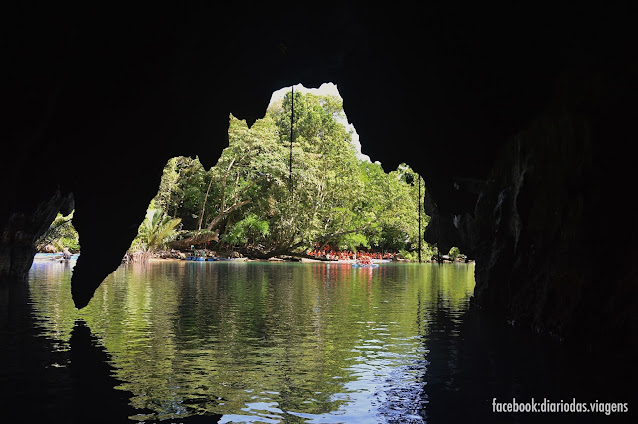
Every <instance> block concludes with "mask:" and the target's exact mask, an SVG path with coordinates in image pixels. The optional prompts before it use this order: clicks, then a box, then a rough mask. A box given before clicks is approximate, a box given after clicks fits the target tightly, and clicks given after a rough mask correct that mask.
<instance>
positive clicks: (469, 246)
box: [425, 66, 638, 348]
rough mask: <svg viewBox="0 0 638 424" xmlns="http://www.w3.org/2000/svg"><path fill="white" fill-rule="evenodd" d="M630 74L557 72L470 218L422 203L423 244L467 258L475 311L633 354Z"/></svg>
mask: <svg viewBox="0 0 638 424" xmlns="http://www.w3.org/2000/svg"><path fill="white" fill-rule="evenodd" d="M635 69H636V68H635V67H632V66H628V67H627V68H624V69H622V70H621V71H618V70H617V69H614V70H611V69H609V68H607V69H599V70H597V71H594V72H587V71H583V70H578V69H576V70H570V71H569V72H566V73H565V74H563V75H562V76H561V77H560V78H559V79H558V80H557V85H556V86H557V90H556V94H555V97H554V99H553V100H552V102H551V103H549V104H548V106H547V108H546V109H545V111H544V112H543V113H541V114H540V116H539V117H537V118H536V119H534V120H533V121H532V122H531V123H530V125H529V126H528V127H527V128H525V129H523V130H522V131H520V132H519V133H517V134H516V135H515V136H514V137H512V138H511V139H510V140H509V141H508V142H507V143H506V144H505V145H504V146H503V147H502V149H501V151H500V152H499V153H498V154H497V155H496V156H495V160H494V166H493V168H492V170H491V172H490V174H489V175H488V176H487V178H486V180H485V181H484V182H482V184H481V185H480V189H478V190H476V191H473V192H474V193H476V204H475V210H474V213H465V214H463V215H460V216H456V217H454V216H453V215H451V214H441V213H439V211H438V209H437V207H436V205H435V204H432V201H431V199H430V198H426V205H425V206H426V212H429V213H431V214H432V215H433V217H434V220H433V225H432V226H429V227H428V228H427V230H426V238H427V239H428V240H429V241H430V242H433V243H434V242H439V243H440V246H442V249H443V250H446V249H449V247H451V246H453V245H457V246H461V249H462V250H463V251H466V252H468V253H469V254H470V255H471V256H472V257H473V258H475V259H476V271H475V277H476V288H475V293H474V294H475V302H476V303H477V304H478V305H480V306H482V307H485V308H487V309H490V310H493V311H501V313H503V314H504V315H505V316H507V318H508V319H509V320H511V322H512V323H514V324H517V325H520V326H525V327H531V328H532V329H533V330H535V331H538V332H544V333H549V334H552V335H554V336H557V337H559V338H566V339H571V340H579V341H585V342H587V343H590V344H593V343H596V342H600V341H601V340H605V341H606V342H607V343H610V344H612V345H613V344H616V343H619V342H620V341H621V340H625V341H629V343H630V344H632V345H633V348H636V340H637V337H636V336H638V325H637V324H638V315H637V312H636V311H638V285H637V284H636V283H637V281H638V273H637V268H636V263H637V262H636V260H637V259H638V249H637V248H636V246H635V243H634V242H632V240H635V237H636V235H637V234H638V232H637V225H636V222H635V220H633V219H631V218H629V219H626V218H628V217H626V218H625V219H623V214H624V213H623V212H622V211H623V209H624V208H625V207H628V206H629V204H630V200H625V198H626V196H627V195H630V194H629V193H630V192H631V191H632V190H629V191H628V190H627V187H628V184H629V185H631V181H632V180H633V179H634V178H633V176H632V172H633V171H632V169H633V168H634V166H633V162H634V159H633V157H632V156H631V155H630V154H628V150H626V149H625V148H624V147H623V146H624V140H625V137H627V135H628V134H632V133H633V132H634V123H635V122H637V119H638V113H637V111H636V108H634V107H632V106H631V104H632V102H633V99H635V95H636V93H638V90H636V85H635V83H634V84H633V85H632V84H627V83H626V82H625V81H627V80H626V78H630V76H631V75H634V70H635ZM441 233H442V234H444V236H443V237H442V238H440V234H441Z"/></svg>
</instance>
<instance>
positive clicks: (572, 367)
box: [424, 305, 637, 423]
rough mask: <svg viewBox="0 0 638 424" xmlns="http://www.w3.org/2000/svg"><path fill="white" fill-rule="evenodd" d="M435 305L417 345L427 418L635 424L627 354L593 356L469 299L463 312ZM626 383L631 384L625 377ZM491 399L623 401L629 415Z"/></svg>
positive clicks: (632, 374) (633, 371)
mask: <svg viewBox="0 0 638 424" xmlns="http://www.w3.org/2000/svg"><path fill="white" fill-rule="evenodd" d="M449 312H450V311H449V310H446V309H443V308H442V309H439V310H438V311H437V313H436V314H434V316H433V317H432V318H433V319H432V321H431V328H430V331H429V333H428V336H427V337H426V338H425V341H424V345H425V346H426V348H427V350H428V351H429V355H428V360H429V366H428V369H427V371H426V373H425V375H424V380H425V382H426V383H425V384H426V385H425V387H424V396H425V398H426V400H427V402H428V403H427V408H426V415H425V417H426V419H427V421H428V422H433V423H437V422H494V423H511V422H516V423H536V422H539V421H542V422H544V423H554V422H556V423H565V422H578V423H597V422H606V423H616V422H636V421H633V419H635V413H634V412H633V411H632V405H633V404H634V403H635V395H632V393H635V389H633V388H629V384H633V382H635V381H636V375H637V374H636V366H635V365H632V367H631V368H627V364H630V363H631V362H632V361H631V360H630V359H631V358H627V357H625V358H618V357H613V358H612V357H609V356H606V355H604V354H601V353H598V354H592V353H589V352H584V351H582V350H579V349H576V348H573V347H569V346H566V345H564V344H561V343H559V342H557V341H555V340H552V339H549V338H548V337H545V336H540V335H532V334H529V333H527V332H524V331H521V330H520V329H517V328H513V327H512V326H509V325H507V324H506V323H504V322H502V321H500V320H496V319H494V318H493V317H491V316H489V315H488V314H487V313H486V312H485V311H482V310H480V309H479V308H478V307H476V306H474V305H472V306H471V307H470V308H469V310H468V311H467V312H466V313H464V314H463V315H462V316H458V315H457V314H455V313H449ZM630 382H631V383H630ZM493 398H496V399H497V401H498V402H511V401H512V399H516V402H518V403H520V402H530V401H531V400H532V398H534V401H536V402H543V400H544V399H545V398H547V399H548V400H550V401H553V402H560V401H561V400H562V401H565V402H571V401H572V400H573V399H574V398H575V399H576V401H577V402H588V403H589V402H596V401H599V402H628V403H629V413H628V414H627V413H616V414H611V415H609V416H607V415H605V414H602V413H588V414H583V413H580V414H579V413H553V414H552V413H517V414H515V413H493V412H492V401H493Z"/></svg>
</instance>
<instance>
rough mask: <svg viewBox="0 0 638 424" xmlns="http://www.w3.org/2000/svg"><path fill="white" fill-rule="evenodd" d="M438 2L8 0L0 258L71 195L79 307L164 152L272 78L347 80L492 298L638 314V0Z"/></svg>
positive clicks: (584, 311)
mask: <svg viewBox="0 0 638 424" xmlns="http://www.w3.org/2000/svg"><path fill="white" fill-rule="evenodd" d="M422 3H424V4H423V5H420V6H415V5H410V7H408V8H405V7H401V8H399V7H396V8H394V9H392V8H388V7H387V5H379V6H375V5H370V4H366V5H365V8H362V9H359V8H357V7H356V6H352V5H336V6H333V5H330V6H327V7H326V8H322V9H313V8H311V7H310V6H308V5H306V4H305V3H300V4H298V5H297V6H296V7H295V8H278V7H277V6H274V5H271V4H263V5H256V6H255V7H254V8H251V7H247V6H245V5H243V4H242V5H237V4H236V2H233V4H232V5H231V4H224V5H220V3H219V2H218V3H217V4H215V5H214V6H211V5H208V4H203V3H202V4H200V5H185V6H181V5H180V6H176V5H172V6H171V7H170V8H168V7H167V8H164V6H155V7H154V8H146V7H144V8H141V7H140V8H139V9H136V6H131V5H128V6H127V8H126V10H115V9H113V8H111V9H109V10H106V9H99V10H92V11H91V10H88V9H86V10H83V11H82V13H81V14H78V11H77V10H64V9H61V8H60V6H58V5H50V6H42V7H38V8H37V9H28V8H27V9H20V10H14V11H8V12H9V13H8V14H5V15H6V16H14V18H15V19H13V23H14V25H13V26H12V27H11V28H10V30H9V33H10V34H11V37H10V39H9V42H8V43H7V45H8V49H7V54H6V57H7V58H8V60H7V66H6V68H7V69H6V70H7V71H8V73H9V76H8V77H7V78H6V79H5V80H4V83H5V85H6V90H4V91H3V97H2V98H3V101H4V102H5V108H4V109H5V110H7V111H8V112H7V119H6V121H7V124H6V125H4V126H3V131H4V134H5V140H6V141H5V143H3V147H2V149H3V150H2V152H3V158H9V159H8V160H6V161H4V162H6V166H3V167H2V169H1V170H0V172H1V173H2V174H1V175H0V177H2V182H3V185H2V186H1V188H0V190H1V192H0V193H1V195H2V196H1V198H2V200H3V201H2V203H1V206H0V228H1V230H2V234H3V237H2V239H1V240H0V243H1V245H0V252H2V254H1V255H0V261H1V264H0V269H1V270H3V271H2V276H3V278H5V279H12V280H14V279H19V277H22V278H23V277H24V276H25V275H26V272H27V271H28V268H29V266H30V263H31V259H30V257H31V256H32V254H33V251H32V250H30V249H23V250H20V249H19V248H18V242H17V241H16V240H18V238H19V237H18V238H16V237H14V236H11V237H9V236H7V234H14V235H15V234H16V231H15V230H14V229H15V228H16V227H15V225H16V224H15V223H16V221H15V219H16V218H15V217H16V216H17V215H16V214H19V213H22V214H23V216H24V219H25V222H36V221H37V222H38V224H37V225H36V226H37V230H30V231H32V233H33V235H35V234H36V233H37V232H39V231H41V229H42V228H46V225H47V224H46V222H45V221H49V222H50V220H52V219H53V218H54V216H55V212H56V211H55V209H56V208H57V206H56V205H57V201H56V202H53V203H51V202H50V199H52V196H53V193H55V192H56V190H59V192H60V196H62V197H64V196H67V195H69V194H70V193H73V196H74V198H75V215H74V226H75V227H76V228H77V230H78V232H79V234H80V244H81V246H82V255H81V257H80V259H79V260H78V263H77V266H76V268H75V270H74V275H73V297H74V300H75V302H76V305H77V306H78V307H83V306H85V305H86V304H87V302H88V301H89V300H90V298H91V296H92V294H93V292H94V290H95V288H96V287H97V286H98V285H99V284H100V283H101V281H102V280H103V279H104V277H105V276H106V275H108V273H109V272H111V271H113V270H114V269H115V267H116V266H117V265H118V264H119V262H120V259H121V257H122V255H123V253H124V252H125V250H126V248H127V247H128V245H129V243H130V241H131V239H132V238H133V237H134V235H135V231H136V229H137V227H138V225H139V223H140V222H141V221H142V219H143V217H144V213H145V208H146V206H147V204H148V201H149V200H150V199H151V198H152V197H153V195H154V193H155V192H156V190H157V187H158V184H159V179H160V175H161V171H162V167H163V165H164V164H165V162H166V160H167V159H168V158H170V157H173V156H176V155H192V156H194V155H198V156H199V157H200V160H201V161H202V163H203V164H204V165H205V166H206V167H209V166H212V165H214V163H215V162H216V160H217V158H218V157H219V154H220V152H221V150H222V149H223V148H224V147H225V146H226V144H227V130H228V115H229V113H233V115H235V116H237V117H239V118H241V119H247V120H248V121H249V122H253V121H254V120H255V119H258V118H260V117H262V116H263V115H264V113H265V109H266V106H267V104H268V101H269V100H270V96H271V94H272V92H273V91H274V90H277V89H279V88H281V87H283V86H289V85H291V84H293V83H302V84H304V85H305V86H306V87H318V86H319V85H320V84H321V83H323V82H326V81H331V82H333V83H335V84H337V86H338V88H339V92H340V93H341V95H342V96H343V98H344V108H345V111H346V113H347V115H348V119H349V121H350V122H351V123H353V124H354V125H355V126H356V128H357V131H358V133H359V135H360V140H361V143H362V144H363V149H364V152H365V153H366V154H368V155H369V156H370V157H371V160H373V161H375V160H378V161H381V163H382V164H383V166H384V167H385V168H386V170H390V169H393V168H395V167H396V166H397V165H398V164H399V163H401V162H407V163H408V164H409V165H410V166H412V167H413V168H414V169H415V170H417V171H418V172H419V173H421V174H422V175H423V176H424V178H425V182H426V186H427V192H426V193H427V197H426V209H427V211H428V213H429V214H431V215H432V216H433V220H432V224H431V226H430V227H429V228H428V229H426V237H427V238H428V240H429V241H432V242H437V243H440V244H441V246H442V248H445V247H448V248H449V247H451V246H452V245H454V244H457V245H459V247H461V250H462V251H465V252H466V253H468V254H470V256H472V257H474V258H475V259H476V260H477V265H476V267H477V268H476V279H477V288H476V300H477V302H478V303H479V304H482V305H484V306H486V307H488V308H491V309H495V310H497V311H501V312H503V311H504V312H505V313H506V314H507V315H508V316H509V317H510V318H511V319H514V320H515V321H517V322H526V323H528V324H530V325H532V326H534V327H537V328H539V329H541V330H544V331H550V332H554V333H556V334H559V335H561V336H565V337H572V336H579V337H581V336H582V337H584V335H585V333H587V334H591V332H590V330H589V329H588V328H586V326H585V325H581V324H579V322H580V320H581V317H586V316H588V317H590V319H589V321H587V322H585V321H583V323H585V324H586V325H590V324H591V325H594V326H595V331H594V333H596V334H603V333H605V332H606V331H607V330H606V329H609V330H614V331H616V330H618V331H620V330H619V329H621V328H625V329H626V328H627V326H628V325H629V323H631V322H635V318H632V316H631V313H630V312H629V311H630V310H631V309H630V308H631V307H633V306H632V302H631V301H629V300H628V299H635V298H636V296H635V286H636V284H635V282H636V278H635V275H636V273H635V269H634V268H633V266H634V265H633V263H635V261H632V260H633V259H634V258H635V256H636V255H635V248H633V246H632V244H633V239H634V238H635V235H636V225H635V224H634V222H633V219H631V218H627V216H631V212H630V209H628V206H627V200H628V194H629V193H630V191H631V181H632V180H633V178H632V176H633V173H632V170H633V167H632V164H631V157H630V155H629V154H627V152H626V151H625V150H624V149H625V148H626V146H628V145H629V144H631V143H633V142H634V141H635V139H636V137H635V134H636V131H635V129H634V128H633V123H634V122H638V120H637V119H636V116H635V110H636V108H635V106H634V103H633V99H635V97H636V96H635V95H636V92H637V90H636V83H635V75H636V59H635V55H634V54H632V52H633V50H634V49H633V46H632V45H631V44H632V40H634V39H635V37H633V36H634V35H635V34H634V27H635V26H634V25H633V17H632V14H631V13H627V11H622V10H615V11H609V12H607V11H601V10H599V9H593V8H592V9H591V10H587V9H581V10H580V15H579V16H580V18H579V19H573V16H572V13H573V10H571V9H570V10H567V9H565V10H561V9H560V8H558V7H555V8H554V9H552V13H551V16H547V14H546V11H543V10H538V11H536V10H525V11H520V10H514V9H507V8H505V9H503V8H502V7H501V8H499V9H498V10H487V9H483V8H482V7H483V6H481V5H476V6H472V7H471V8H469V9H458V8H453V7H452V6H449V5H447V2H441V4H434V3H433V2H422ZM20 7H22V6H20ZM25 7H27V6H25ZM88 7H90V6H88ZM510 7H513V6H510ZM47 8H49V9H47ZM591 28H598V30H597V31H596V32H592V31H591ZM42 181H46V182H47V184H48V186H47V187H49V186H50V187H49V188H47V189H46V190H44V189H41V187H40V184H41V183H42ZM5 199H6V200H5ZM47 202H49V203H47ZM38 205H49V206H47V207H46V209H47V211H48V213H47V214H44V215H43V214H41V213H39V212H37V211H38ZM60 207H62V203H60ZM36 215H38V217H39V218H37V219H36V218H35V216H36ZM31 238H32V236H31V235H30V236H29V237H27V238H22V240H27V241H30V240H31ZM27 244H28V243H27ZM8 251H10V252H13V253H11V254H6V253H4V252H8ZM20 252H22V253H20ZM610 258H613V259H614V261H615V266H614V267H613V270H608V268H607V267H606V266H605V265H604V264H605V262H606V261H609V260H610ZM6 270H11V271H10V272H6ZM607 270H608V271H607ZM572 292H574V293H572ZM572 294H573V295H572ZM632 296H633V297H632ZM589 311H595V313H592V314H589ZM608 312H609V313H608ZM596 320H598V321H597V322H595V321H596ZM632 320H633V321H632ZM607 332H609V331H607Z"/></svg>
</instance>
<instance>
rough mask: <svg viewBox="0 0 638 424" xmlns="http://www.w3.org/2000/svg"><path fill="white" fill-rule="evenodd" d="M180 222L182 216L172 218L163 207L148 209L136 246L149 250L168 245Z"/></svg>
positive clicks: (135, 242)
mask: <svg viewBox="0 0 638 424" xmlns="http://www.w3.org/2000/svg"><path fill="white" fill-rule="evenodd" d="M180 222H181V219H180V218H171V217H170V216H167V215H166V214H165V213H164V211H163V210H161V209H148V210H147V211H146V217H145V218H144V221H142V224H141V225H140V228H139V230H138V236H137V240H136V241H134V246H135V247H137V248H138V249H141V250H147V251H148V250H154V249H160V248H164V247H166V244H167V243H168V242H169V241H171V240H172V239H173V238H174V237H175V234H176V230H175V229H176V228H177V226H178V225H179V224H180Z"/></svg>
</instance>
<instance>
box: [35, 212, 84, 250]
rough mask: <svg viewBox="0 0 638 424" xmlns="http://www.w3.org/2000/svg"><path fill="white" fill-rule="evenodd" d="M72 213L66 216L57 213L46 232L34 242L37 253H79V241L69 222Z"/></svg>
mask: <svg viewBox="0 0 638 424" xmlns="http://www.w3.org/2000/svg"><path fill="white" fill-rule="evenodd" d="M72 219H73V212H71V213H70V214H69V215H67V216H62V214H60V213H58V215H57V217H56V218H55V219H54V220H53V222H52V223H51V225H50V226H49V228H48V229H47V231H46V232H45V233H44V234H43V235H42V236H41V237H40V238H39V239H38V240H36V242H35V248H36V249H37V251H39V252H44V251H48V252H62V251H63V250H64V249H67V250H68V251H69V252H72V253H76V252H79V251H80V239H79V235H78V232H77V231H76V230H75V228H74V227H73V224H72V223H71V220H72Z"/></svg>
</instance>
